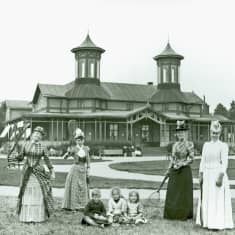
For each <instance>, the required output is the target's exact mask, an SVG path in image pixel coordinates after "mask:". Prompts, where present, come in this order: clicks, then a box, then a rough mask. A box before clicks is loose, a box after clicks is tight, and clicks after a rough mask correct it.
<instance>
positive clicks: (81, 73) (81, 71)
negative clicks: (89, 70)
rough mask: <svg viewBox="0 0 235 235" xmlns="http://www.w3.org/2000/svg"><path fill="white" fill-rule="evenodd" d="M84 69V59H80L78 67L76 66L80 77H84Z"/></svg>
mask: <svg viewBox="0 0 235 235" xmlns="http://www.w3.org/2000/svg"><path fill="white" fill-rule="evenodd" d="M85 70H86V68H85V59H80V60H79V68H78V72H79V77H80V78H84V77H85Z"/></svg>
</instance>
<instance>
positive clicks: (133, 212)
mask: <svg viewBox="0 0 235 235" xmlns="http://www.w3.org/2000/svg"><path fill="white" fill-rule="evenodd" d="M143 212H144V207H143V205H142V204H141V202H140V196H139V193H138V192H137V191H131V192H130V193H129V200H128V202H127V219H128V223H130V224H140V223H147V219H145V218H144V215H143Z"/></svg>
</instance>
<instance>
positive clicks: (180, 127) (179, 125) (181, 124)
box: [175, 120, 188, 131]
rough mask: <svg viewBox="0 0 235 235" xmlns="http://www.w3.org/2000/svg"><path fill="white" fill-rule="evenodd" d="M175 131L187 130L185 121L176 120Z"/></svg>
mask: <svg viewBox="0 0 235 235" xmlns="http://www.w3.org/2000/svg"><path fill="white" fill-rule="evenodd" d="M175 130H176V131H187V130H188V127H187V125H186V124H185V121H180V120H178V121H177V122H176V129H175Z"/></svg>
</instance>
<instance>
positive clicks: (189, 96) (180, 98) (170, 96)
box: [150, 88, 203, 104]
mask: <svg viewBox="0 0 235 235" xmlns="http://www.w3.org/2000/svg"><path fill="white" fill-rule="evenodd" d="M150 102H152V103H186V104H202V103H203V100H202V99H201V98H200V97H198V96H197V95H196V94H195V93H194V92H182V91H180V89H175V88H168V89H159V90H157V92H156V93H155V94H153V96H152V97H151V99H150Z"/></svg>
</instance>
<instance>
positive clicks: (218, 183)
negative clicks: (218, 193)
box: [216, 173, 224, 187]
mask: <svg viewBox="0 0 235 235" xmlns="http://www.w3.org/2000/svg"><path fill="white" fill-rule="evenodd" d="M223 178H224V174H223V173H220V174H219V177H218V179H217V181H216V186H217V187H221V186H222V184H223Z"/></svg>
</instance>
